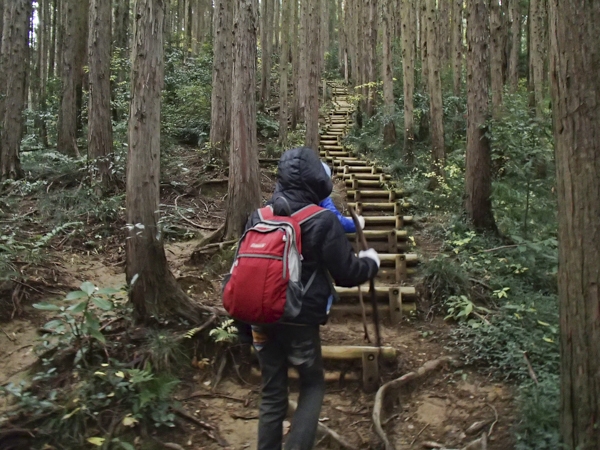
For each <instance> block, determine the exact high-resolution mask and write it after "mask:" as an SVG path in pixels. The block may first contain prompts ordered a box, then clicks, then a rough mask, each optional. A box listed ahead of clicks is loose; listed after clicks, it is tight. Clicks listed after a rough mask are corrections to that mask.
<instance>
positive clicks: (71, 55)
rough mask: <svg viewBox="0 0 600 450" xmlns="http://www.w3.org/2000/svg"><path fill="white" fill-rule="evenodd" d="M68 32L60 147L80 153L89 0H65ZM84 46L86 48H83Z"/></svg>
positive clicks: (64, 59) (64, 50) (63, 72)
mask: <svg viewBox="0 0 600 450" xmlns="http://www.w3.org/2000/svg"><path fill="white" fill-rule="evenodd" d="M63 7H64V11H63V12H64V21H65V22H64V23H65V35H64V39H63V43H62V44H63V51H62V72H61V81H62V91H61V103H60V110H59V115H58V143H57V148H58V151H60V152H62V153H64V154H66V155H69V156H75V157H79V148H78V146H77V122H78V109H77V103H78V96H79V98H81V89H82V84H83V63H84V59H85V58H84V56H85V48H86V43H87V38H86V36H87V30H86V24H87V16H88V0H64V3H63ZM82 50H83V51H82Z"/></svg>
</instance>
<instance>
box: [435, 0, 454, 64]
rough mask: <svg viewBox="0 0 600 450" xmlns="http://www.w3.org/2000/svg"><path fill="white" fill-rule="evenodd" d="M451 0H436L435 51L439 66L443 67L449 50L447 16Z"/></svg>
mask: <svg viewBox="0 0 600 450" xmlns="http://www.w3.org/2000/svg"><path fill="white" fill-rule="evenodd" d="M451 2H454V0H438V1H437V3H438V4H437V9H438V12H437V17H438V20H436V36H437V43H438V48H437V52H438V57H439V59H440V60H439V63H438V65H439V67H440V68H442V69H444V68H445V67H446V65H447V63H448V59H449V54H450V53H449V52H448V32H449V25H450V21H449V20H448V18H450V6H451V5H450V4H449V3H451ZM439 18H442V20H439Z"/></svg>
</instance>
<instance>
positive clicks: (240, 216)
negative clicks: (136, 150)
mask: <svg viewBox="0 0 600 450" xmlns="http://www.w3.org/2000/svg"><path fill="white" fill-rule="evenodd" d="M235 8H236V10H235V19H234V25H233V29H234V42H235V47H234V58H233V61H234V62H233V96H232V111H231V122H232V127H231V151H230V158H229V191H228V197H227V219H226V221H225V238H226V239H234V238H238V237H239V236H241V234H242V233H243V232H244V227H245V225H246V221H247V219H248V217H249V215H250V214H251V213H252V212H253V211H254V210H255V209H257V208H258V207H259V206H260V199H261V192H260V168H259V164H258V148H257V138H256V100H255V98H256V97H255V89H256V88H255V86H256V81H255V80H256V24H257V17H256V16H257V14H258V2H257V0H239V1H238V2H237V3H236V6H235Z"/></svg>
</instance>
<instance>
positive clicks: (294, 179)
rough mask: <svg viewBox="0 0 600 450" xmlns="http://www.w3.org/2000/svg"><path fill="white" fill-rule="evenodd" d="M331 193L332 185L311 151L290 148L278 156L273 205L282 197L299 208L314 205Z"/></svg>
mask: <svg viewBox="0 0 600 450" xmlns="http://www.w3.org/2000/svg"><path fill="white" fill-rule="evenodd" d="M332 190H333V182H332V181H331V178H330V177H329V176H328V175H327V173H326V172H325V169H324V168H323V165H322V164H321V160H320V159H319V157H318V156H317V154H316V153H315V151H314V150H313V149H311V148H308V147H300V148H294V149H292V150H288V151H286V152H285V153H284V154H283V155H281V158H280V159H279V166H278V167H277V187H276V188H275V194H274V195H273V201H274V202H275V201H276V200H277V198H278V197H281V196H283V197H285V198H286V199H287V200H290V201H291V202H293V203H297V204H299V206H300V205H302V206H304V205H306V204H310V203H313V204H317V205H318V204H319V203H320V202H321V201H323V200H325V199H326V198H327V197H329V195H330V194H331V191H332ZM277 203H278V204H279V203H280V202H277ZM281 203H283V202H281ZM278 209H279V208H278ZM294 209H296V208H294Z"/></svg>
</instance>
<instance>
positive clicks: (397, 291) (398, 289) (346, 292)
mask: <svg viewBox="0 0 600 450" xmlns="http://www.w3.org/2000/svg"><path fill="white" fill-rule="evenodd" d="M359 288H360V290H361V291H362V293H363V294H364V295H367V294H368V293H369V283H365V284H361V285H360V286H359V287H352V288H345V287H339V286H335V292H336V293H337V295H338V296H339V297H340V298H358V289H359ZM390 293H392V294H393V295H402V296H403V297H415V296H416V295H417V290H416V288H415V287H413V286H384V285H379V284H378V285H376V286H375V294H376V295H377V298H378V299H380V300H381V299H382V298H385V299H387V298H389V295H390Z"/></svg>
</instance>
